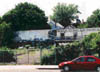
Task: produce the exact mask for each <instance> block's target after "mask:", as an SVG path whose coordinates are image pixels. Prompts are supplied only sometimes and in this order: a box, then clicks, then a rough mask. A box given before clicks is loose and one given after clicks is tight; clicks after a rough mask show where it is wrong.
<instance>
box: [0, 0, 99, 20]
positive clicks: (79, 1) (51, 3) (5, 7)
mask: <svg viewBox="0 0 100 72" xmlns="http://www.w3.org/2000/svg"><path fill="white" fill-rule="evenodd" d="M21 2H29V3H32V4H35V5H37V6H38V7H39V8H40V9H42V10H43V11H45V14H46V16H50V15H52V14H53V8H54V7H55V6H56V5H57V4H58V3H66V4H75V5H78V9H79V11H80V12H81V14H80V15H79V18H80V19H84V20H86V19H87V17H88V16H90V15H91V14H92V12H93V11H94V10H96V9H98V8H100V0H1V1H0V16H3V15H4V13H6V12H7V11H9V10H11V9H13V8H14V7H15V6H16V5H17V4H18V3H21Z"/></svg>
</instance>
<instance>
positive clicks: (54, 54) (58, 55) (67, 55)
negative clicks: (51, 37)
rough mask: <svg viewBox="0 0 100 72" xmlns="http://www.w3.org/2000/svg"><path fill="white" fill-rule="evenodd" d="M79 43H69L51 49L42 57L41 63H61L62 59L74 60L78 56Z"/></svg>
mask: <svg viewBox="0 0 100 72" xmlns="http://www.w3.org/2000/svg"><path fill="white" fill-rule="evenodd" d="M77 47H78V44H75V45H74V44H68V45H66V46H59V47H56V48H54V49H53V50H52V51H50V50H49V52H48V53H47V54H44V56H43V57H42V62H41V64H48V65H50V64H52V65H53V64H59V63H60V62H62V61H67V60H72V59H73V58H75V57H78V55H79V53H80V50H79V48H77Z"/></svg>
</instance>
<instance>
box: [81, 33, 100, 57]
mask: <svg viewBox="0 0 100 72" xmlns="http://www.w3.org/2000/svg"><path fill="white" fill-rule="evenodd" d="M97 42H100V34H99V33H91V34H90V35H88V36H86V37H85V38H84V39H83V40H82V41H81V42H80V46H81V48H83V51H84V54H89V52H90V53H93V54H95V53H98V51H100V50H99V49H100V46H99V45H98V44H97ZM98 54H99V53H98ZM99 56H100V55H99Z"/></svg>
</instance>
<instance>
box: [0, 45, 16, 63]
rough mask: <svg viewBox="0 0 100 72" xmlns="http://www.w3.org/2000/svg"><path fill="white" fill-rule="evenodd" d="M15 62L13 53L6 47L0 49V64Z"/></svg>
mask: <svg viewBox="0 0 100 72" xmlns="http://www.w3.org/2000/svg"><path fill="white" fill-rule="evenodd" d="M13 61H16V59H15V58H14V52H13V51H11V50H9V49H8V48H6V47H2V48H0V62H13Z"/></svg>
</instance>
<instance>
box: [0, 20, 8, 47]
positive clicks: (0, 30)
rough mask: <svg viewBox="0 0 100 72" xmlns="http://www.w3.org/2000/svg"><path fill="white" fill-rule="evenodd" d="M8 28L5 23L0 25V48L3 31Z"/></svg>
mask: <svg viewBox="0 0 100 72" xmlns="http://www.w3.org/2000/svg"><path fill="white" fill-rule="evenodd" d="M8 27H9V25H8V24H7V23H5V22H3V23H1V24H0V46H2V42H3V39H4V33H5V30H6V29H7V28H8Z"/></svg>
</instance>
